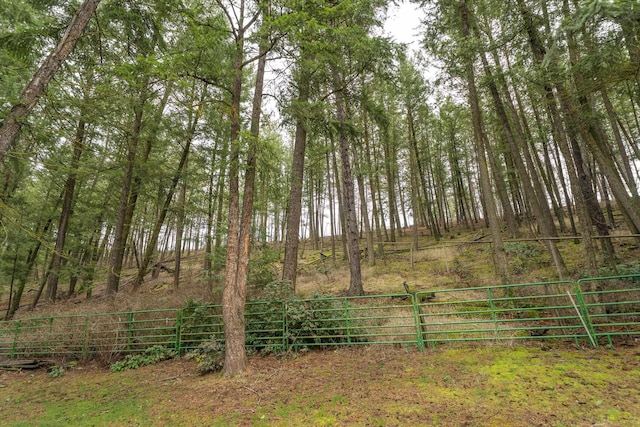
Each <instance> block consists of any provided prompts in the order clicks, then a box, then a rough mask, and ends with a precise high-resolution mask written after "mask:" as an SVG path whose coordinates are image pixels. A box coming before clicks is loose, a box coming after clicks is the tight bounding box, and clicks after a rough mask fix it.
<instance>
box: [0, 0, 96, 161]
mask: <svg viewBox="0 0 640 427" xmlns="http://www.w3.org/2000/svg"><path fill="white" fill-rule="evenodd" d="M99 4H100V0H85V1H84V3H82V5H81V6H80V9H78V12H76V14H75V16H74V17H73V19H72V20H71V23H70V24H69V26H68V27H67V30H66V31H65V33H64V34H63V35H62V39H60V41H59V42H58V44H57V45H56V47H55V48H54V49H53V51H52V52H51V53H50V54H49V56H48V57H47V59H45V60H44V62H43V63H42V65H41V66H40V68H38V71H36V73H35V74H34V75H33V77H32V78H31V81H30V82H29V84H27V87H26V88H25V89H24V91H23V92H22V94H21V95H20V99H19V100H18V103H17V104H15V105H14V106H13V107H12V108H11V111H9V114H8V115H7V117H6V118H5V119H4V122H3V123H2V126H0V162H1V161H2V160H3V159H4V156H5V155H6V153H7V151H8V150H9V148H11V146H12V145H13V144H14V142H15V140H16V138H17V136H18V133H19V132H20V128H21V127H22V125H23V124H24V122H25V120H26V118H27V117H29V114H30V113H31V110H32V109H33V107H35V106H36V104H37V103H38V100H39V99H40V97H42V94H43V93H44V91H45V90H46V89H47V86H48V85H49V82H51V79H53V76H54V75H55V73H56V72H57V71H58V69H59V68H60V67H61V66H62V64H63V63H64V61H65V60H66V59H67V57H68V56H69V54H70V53H71V51H72V50H73V48H74V47H75V45H76V43H77V42H78V39H79V38H80V36H81V35H82V32H83V31H84V29H85V27H86V26H87V23H88V22H89V19H90V18H91V16H92V15H93V13H94V12H95V11H96V8H97V7H98V5H99Z"/></svg>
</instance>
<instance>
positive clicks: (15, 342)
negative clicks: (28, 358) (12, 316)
mask: <svg viewBox="0 0 640 427" xmlns="http://www.w3.org/2000/svg"><path fill="white" fill-rule="evenodd" d="M15 322H16V329H15V333H14V335H13V346H12V348H11V358H12V359H15V358H16V357H17V354H16V353H17V351H18V337H19V336H20V321H19V320H16V321H15Z"/></svg>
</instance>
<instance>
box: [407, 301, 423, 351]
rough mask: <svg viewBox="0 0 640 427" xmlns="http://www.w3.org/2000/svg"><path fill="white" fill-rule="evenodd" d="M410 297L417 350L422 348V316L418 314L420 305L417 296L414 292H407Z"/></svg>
mask: <svg viewBox="0 0 640 427" xmlns="http://www.w3.org/2000/svg"><path fill="white" fill-rule="evenodd" d="M409 296H410V297H411V305H412V306H413V318H414V322H415V325H416V343H417V344H418V351H422V350H424V338H423V336H422V334H423V331H422V317H421V316H420V306H419V305H418V298H417V297H416V295H415V294H409Z"/></svg>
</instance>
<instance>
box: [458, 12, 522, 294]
mask: <svg viewBox="0 0 640 427" xmlns="http://www.w3.org/2000/svg"><path fill="white" fill-rule="evenodd" d="M460 17H461V23H462V35H463V37H465V38H468V37H469V36H470V31H469V15H468V9H467V4H466V0H463V1H462V2H461V3H460ZM464 67H465V77H466V80H467V90H468V91H469V94H468V95H469V105H470V107H471V119H472V122H473V134H474V142H475V148H476V153H477V156H478V169H479V171H480V188H481V190H482V198H483V200H484V203H485V209H486V213H487V217H488V218H487V219H488V222H489V227H490V229H491V236H492V238H493V253H494V257H495V262H496V267H497V268H496V272H497V273H498V276H499V277H500V279H501V281H502V282H503V283H510V274H509V265H508V263H507V257H506V253H505V251H504V245H503V243H502V236H501V235H500V224H499V222H498V212H497V208H496V204H495V200H494V198H493V192H492V191H491V182H490V175H489V170H488V167H487V158H486V151H485V147H484V140H485V139H486V137H485V136H484V129H483V124H482V115H481V112H480V104H479V101H478V92H477V88H476V83H475V77H474V70H473V62H472V60H471V58H466V59H465V64H464Z"/></svg>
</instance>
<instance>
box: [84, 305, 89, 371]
mask: <svg viewBox="0 0 640 427" xmlns="http://www.w3.org/2000/svg"><path fill="white" fill-rule="evenodd" d="M88 359H89V315H88V314H87V315H85V316H84V340H83V342H82V361H83V362H86V361H87V360H88Z"/></svg>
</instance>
